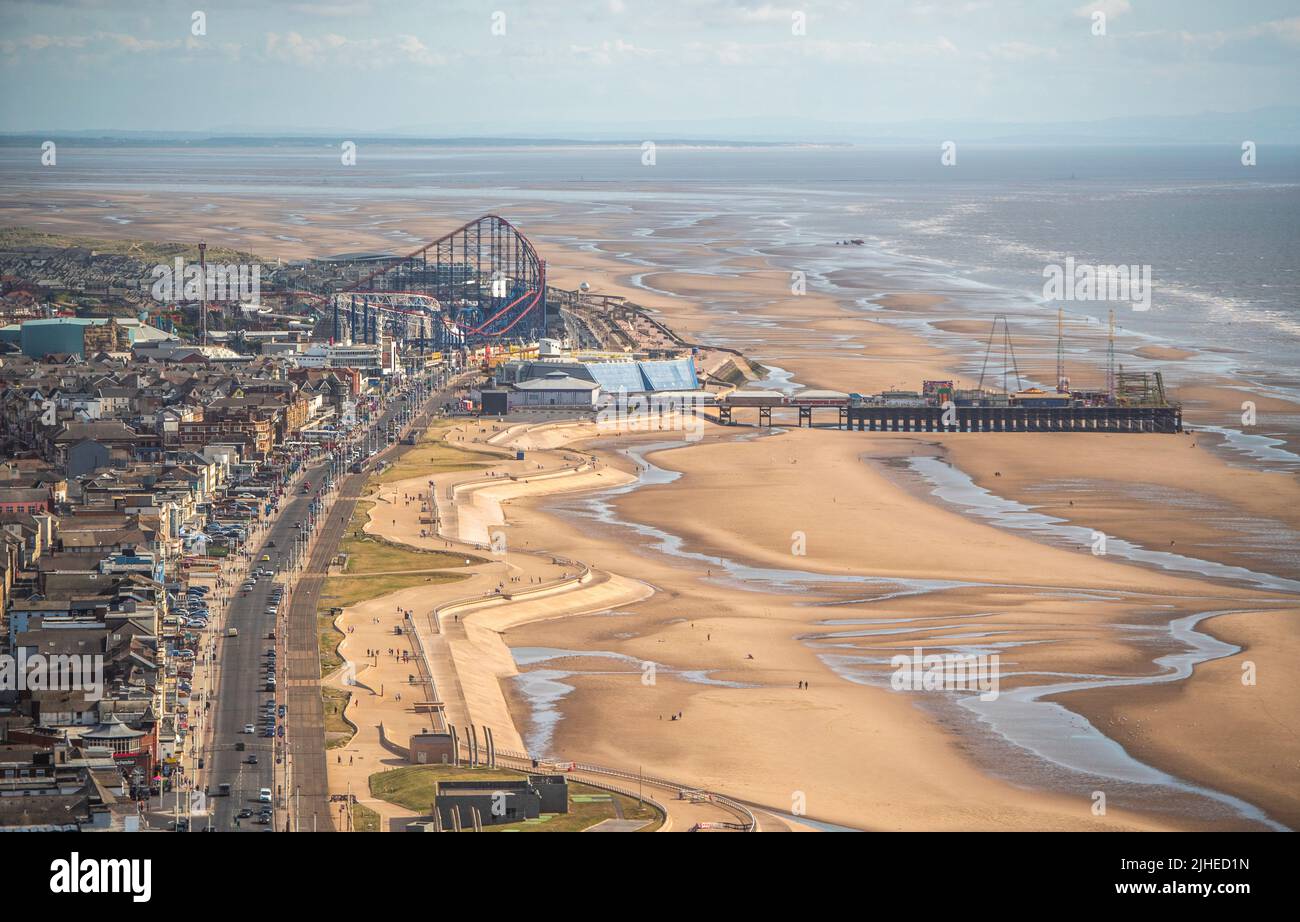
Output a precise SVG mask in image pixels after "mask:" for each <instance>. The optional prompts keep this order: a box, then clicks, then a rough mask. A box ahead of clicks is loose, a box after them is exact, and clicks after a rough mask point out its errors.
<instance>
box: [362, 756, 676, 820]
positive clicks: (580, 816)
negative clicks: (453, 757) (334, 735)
mask: <svg viewBox="0 0 1300 922" xmlns="http://www.w3.org/2000/svg"><path fill="white" fill-rule="evenodd" d="M524 777H526V776H525V775H524V774H523V773H521V772H516V771H510V770H508V769H486V768H464V767H457V766H449V765H412V766H409V767H407V768H395V769H392V770H390V771H385V772H376V773H375V774H373V775H371V776H370V793H371V794H372V795H374V796H375V797H378V798H379V799H380V800H386V801H388V802H389V803H392V804H396V805H397V806H399V807H404V808H406V809H407V810H412V811H415V812H417V813H419V814H421V815H426V814H429V813H432V812H433V799H434V795H435V793H436V786H437V782H439V781H494V780H501V781H518V780H520V779H522V778H524ZM615 802H617V803H618V807H619V808H621V809H622V814H623V818H624V819H640V820H648V821H649V825H647V826H645V827H644V828H643V829H642V830H641V831H643V832H652V831H653V830H655V829H657V828H659V826H660V825H661V824H662V822H663V818H662V817H661V816H660V815H659V813H658V811H656V810H655V809H654V808H653V807H651V806H650V805H649V804H639V805H638V803H637V800H636V798H635V797H626V796H624V795H621V794H610V793H609V792H608V791H602V790H600V789H599V788H594V787H591V786H590V785H586V784H581V783H579V782H570V783H569V812H568V813H556V814H543V815H542V816H541V817H540V818H538V819H536V820H525V821H523V822H519V823H508V824H503V825H500V826H484V827H483V831H484V832H581V831H582V830H584V829H587V828H589V827H591V826H594V825H596V824H597V823H599V822H600V821H601V820H607V819H616V818H617V817H618V815H619V813H618V808H616V807H615Z"/></svg>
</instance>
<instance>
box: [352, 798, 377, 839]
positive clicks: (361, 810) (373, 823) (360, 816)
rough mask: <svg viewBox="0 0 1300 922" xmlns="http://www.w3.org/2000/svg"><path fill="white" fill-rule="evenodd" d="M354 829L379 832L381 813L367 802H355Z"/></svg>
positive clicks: (353, 812) (355, 830)
mask: <svg viewBox="0 0 1300 922" xmlns="http://www.w3.org/2000/svg"><path fill="white" fill-rule="evenodd" d="M352 831H353V832H379V814H378V813H376V812H375V811H374V810H371V809H370V808H369V807H367V806H366V805H365V804H353V805H352Z"/></svg>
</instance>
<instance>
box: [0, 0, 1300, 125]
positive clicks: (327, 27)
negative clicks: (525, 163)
mask: <svg viewBox="0 0 1300 922" xmlns="http://www.w3.org/2000/svg"><path fill="white" fill-rule="evenodd" d="M502 7H503V8H502V9H499V10H493V9H489V8H479V7H478V6H475V5H473V4H470V3H468V2H453V3H451V4H449V5H446V6H442V7H440V8H439V9H437V10H431V9H428V8H426V7H423V6H422V5H420V4H413V3H409V2H399V0H361V2H350V0H338V2H323V3H310V2H309V3H290V4H286V5H284V6H276V5H267V4H261V3H254V2H251V0H234V2H226V3H223V4H222V5H221V6H219V7H217V6H213V7H212V8H211V9H206V8H203V7H200V9H199V10H197V11H194V10H191V9H189V8H185V9H182V8H177V7H172V6H169V5H168V4H166V3H164V2H162V0H144V2H140V3H136V4H133V5H132V8H131V9H130V10H124V9H122V8H121V7H120V5H114V4H109V3H101V2H97V0H17V2H12V3H7V4H5V5H4V7H3V8H2V9H0V34H3V36H4V37H3V39H0V73H3V74H4V75H5V83H6V86H7V87H8V88H9V90H10V91H9V92H6V93H4V94H0V132H5V133H9V134H13V133H21V134H33V133H44V134H57V133H61V132H78V131H90V132H102V133H114V132H160V131H165V132H172V133H175V134H177V135H185V134H188V133H198V134H204V135H208V136H229V135H239V134H249V135H266V134H273V135H277V136H293V135H314V134H327V133H338V132H348V133H353V134H357V135H360V136H393V137H398V136H404V137H424V138H430V139H433V138H458V137H477V138H521V137H523V138H527V137H539V138H547V139H565V138H571V139H575V140H592V139H634V138H636V139H641V138H650V137H652V136H653V135H655V134H656V133H658V134H660V135H662V134H663V133H665V132H667V133H671V134H675V135H678V136H682V137H684V138H705V139H718V140H735V141H740V140H745V141H762V140H771V141H791V140H802V141H805V142H809V143H819V142H821V143H827V142H852V143H860V142H863V141H870V140H886V141H894V140H897V139H900V138H914V139H916V140H927V141H928V140H932V139H933V138H934V136H935V135H936V134H937V135H938V136H940V137H943V138H948V137H952V136H960V137H962V138H963V139H965V140H975V139H989V140H995V139H997V138H998V137H999V134H1002V135H1009V136H1011V137H1013V138H1015V137H1021V136H1026V135H1027V136H1028V138H1029V139H1030V140H1031V141H1033V142H1036V143H1037V142H1043V141H1051V140H1058V141H1064V142H1069V141H1072V140H1107V141H1120V142H1123V141H1134V140H1136V141H1142V140H1148V141H1173V142H1201V141H1204V142H1217V141H1228V140H1234V139H1241V138H1250V139H1252V140H1256V141H1268V142H1275V143H1277V142H1281V143H1285V142H1289V141H1293V140H1300V109H1297V108H1295V106H1294V105H1293V104H1294V101H1295V91H1294V87H1295V86H1296V85H1300V55H1298V54H1297V53H1296V52H1297V51H1300V4H1298V3H1296V2H1294V0H1262V2H1258V3H1253V4H1250V5H1249V7H1234V6H1230V5H1225V4H1221V3H1211V2H1204V3H1178V2H1175V0H1151V2H1145V3H1137V2H1130V0H1096V2H1091V3H1082V4H1081V3H1079V2H1076V0H1061V2H1042V0H1040V2H1034V0H929V2H921V3H907V2H904V0H888V2H884V3H877V4H872V6H871V7H870V8H865V7H863V8H859V6H858V5H857V4H853V3H848V2H842V0H810V2H806V3H799V4H797V5H796V6H794V7H791V8H785V7H779V6H774V5H772V4H770V3H766V2H749V0H666V2H661V3H655V4H648V3H638V2H635V0H577V2H573V3H546V2H543V3H537V2H525V3H519V4H516V5H515V6H513V7H507V6H505V5H504V4H503V5H502ZM1099 14H1100V15H1102V16H1104V21H1102V22H1101V24H1100V30H1099V20H1098V15H1099ZM19 88H21V92H16V91H15V90H17V89H19Z"/></svg>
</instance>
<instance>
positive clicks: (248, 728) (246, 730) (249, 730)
mask: <svg viewBox="0 0 1300 922" xmlns="http://www.w3.org/2000/svg"><path fill="white" fill-rule="evenodd" d="M243 732H244V733H256V732H257V727H255V726H253V725H252V724H244V729H243Z"/></svg>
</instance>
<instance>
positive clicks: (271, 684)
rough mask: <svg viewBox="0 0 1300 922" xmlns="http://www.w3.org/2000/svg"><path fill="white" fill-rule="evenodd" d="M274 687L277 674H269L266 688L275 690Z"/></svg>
mask: <svg viewBox="0 0 1300 922" xmlns="http://www.w3.org/2000/svg"><path fill="white" fill-rule="evenodd" d="M274 689H275V676H273V675H269V676H267V677H266V690H267V691H274Z"/></svg>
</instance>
